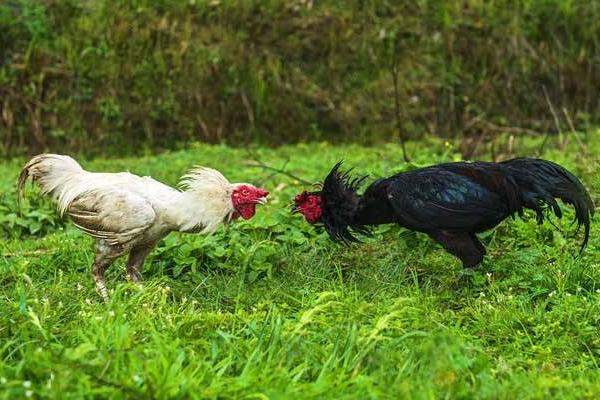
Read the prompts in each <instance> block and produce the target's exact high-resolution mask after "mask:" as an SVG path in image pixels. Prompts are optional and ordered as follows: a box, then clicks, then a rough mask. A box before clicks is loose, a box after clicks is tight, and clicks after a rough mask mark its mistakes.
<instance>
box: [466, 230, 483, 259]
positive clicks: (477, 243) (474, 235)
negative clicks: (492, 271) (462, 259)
mask: <svg viewBox="0 0 600 400" xmlns="http://www.w3.org/2000/svg"><path fill="white" fill-rule="evenodd" d="M469 236H471V239H473V243H475V246H477V248H478V249H479V251H480V252H481V254H482V255H484V256H485V255H486V254H487V251H486V250H485V246H484V245H483V243H481V241H480V240H479V238H478V237H477V235H476V234H474V233H470V234H469Z"/></svg>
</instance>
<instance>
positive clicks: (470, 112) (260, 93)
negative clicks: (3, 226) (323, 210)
mask: <svg viewBox="0 0 600 400" xmlns="http://www.w3.org/2000/svg"><path fill="white" fill-rule="evenodd" d="M599 42H600V2H597V1H591V2H586V1H574V0H571V1H553V0H527V1H509V0H498V1H481V0H462V1H439V0H410V1H409V0H394V1H385V0H382V1H372V0H363V1H343V0H322V1H318V2H313V1H310V0H268V1H265V0H244V1H233V0H222V1H219V0H210V1H206V0H186V1H180V0H178V1H166V0H161V1H156V0H100V1H80V0H44V1H36V0H7V1H4V2H2V4H0V154H4V155H14V154H23V153H25V152H30V153H35V152H40V151H42V150H46V149H50V150H54V151H56V150H57V149H65V150H68V151H76V152H83V153H87V154H127V153H131V152H138V153H139V152H143V151H144V150H156V149H165V148H176V147H178V146H179V145H180V144H182V143H187V142H189V141H190V140H194V141H203V142H210V143H223V142H227V143H229V144H234V145H243V144H247V143H250V142H253V143H256V142H258V143H262V144H269V145H278V144H282V143H289V142H296V141H304V140H324V139H327V140H330V141H354V142H359V143H363V144H369V143H373V142H377V141H381V140H390V139H394V138H396V135H398V131H397V130H396V129H395V119H394V118H395V117H394V116H395V106H394V99H395V95H394V90H393V84H392V73H391V64H392V62H393V61H394V59H396V60H397V62H398V77H399V83H400V84H399V93H398V97H399V100H400V107H399V114H400V119H401V123H400V125H401V126H400V131H401V132H403V133H404V134H405V135H407V136H409V137H413V138H417V137H420V136H422V135H423V134H425V133H428V134H433V135H441V136H457V135H467V136H469V137H480V136H481V135H482V134H485V135H487V134H489V133H492V134H496V133H498V132H500V131H503V130H506V129H505V128H506V127H510V128H508V130H509V131H511V132H525V133H527V132H529V133H531V132H532V131H536V132H547V131H552V132H555V131H556V130H557V128H558V129H572V128H571V125H574V126H575V127H576V128H577V129H582V130H586V129H589V125H593V124H597V123H598V122H599V121H598V116H599V115H600V102H599V101H598V98H599V96H598V93H600V52H599V48H600V46H599ZM553 113H554V114H555V116H553ZM526 128H527V129H526Z"/></svg>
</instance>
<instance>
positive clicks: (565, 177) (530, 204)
mask: <svg viewBox="0 0 600 400" xmlns="http://www.w3.org/2000/svg"><path fill="white" fill-rule="evenodd" d="M340 165H341V162H340V163H338V164H336V165H335V166H334V167H333V169H332V170H331V172H330V173H329V175H328V176H327V178H326V179H325V181H324V182H323V185H322V189H321V191H318V192H303V193H301V194H299V195H298V196H296V198H295V206H294V211H297V212H300V213H302V214H303V215H304V217H305V218H306V220H307V221H308V222H309V223H311V224H317V223H322V224H323V225H324V227H325V229H326V230H327V232H328V233H329V236H330V237H331V238H332V239H333V240H336V241H341V242H343V243H346V244H347V243H349V242H351V241H356V240H357V239H356V237H355V235H354V234H355V233H360V234H367V235H368V234H369V226H370V225H379V224H389V223H397V224H400V225H402V226H404V227H406V228H408V229H412V230H415V231H419V232H424V233H427V234H428V235H429V236H430V237H431V238H432V239H434V240H436V241H437V242H439V243H440V244H441V245H442V246H443V247H444V249H446V251H448V252H449V253H450V254H453V255H454V256H456V257H458V258H459V259H460V260H461V261H462V263H463V266H464V267H474V266H476V265H478V264H479V263H480V262H481V261H482V260H483V256H484V255H485V247H484V246H483V244H482V243H481V242H480V241H479V239H478V238H477V236H476V235H475V234H476V233H478V232H483V231H485V230H488V229H491V228H493V227H494V226H496V225H498V224H499V223H500V222H501V221H503V220H504V219H505V218H507V217H508V216H511V215H514V214H519V215H522V214H523V209H524V208H529V209H532V210H534V211H535V213H536V216H537V221H538V223H540V224H541V223H542V221H543V220H544V210H545V209H546V208H551V209H552V211H554V214H555V215H556V216H557V217H559V218H560V217H561V216H562V212H561V209H560V207H559V205H558V203H557V202H556V200H555V199H561V200H562V201H563V202H565V203H568V204H572V205H573V206H574V207H575V219H576V220H577V227H578V228H579V227H580V226H581V225H584V228H585V237H584V239H583V244H582V246H581V251H583V249H584V247H585V245H586V244H587V242H588V239H589V234H590V217H591V216H592V215H593V214H594V207H593V204H592V200H591V198H590V195H589V194H588V192H587V191H586V189H585V188H584V187H583V185H582V184H581V182H580V181H579V179H577V178H576V177H575V176H574V175H573V174H571V173H570V172H569V171H567V170H566V169H564V168H563V167H561V166H560V165H558V164H555V163H553V162H550V161H546V160H539V159H531V158H516V159H513V160H508V161H504V162H500V163H493V162H457V163H448V164H440V165H434V166H431V167H427V168H421V169H417V170H414V171H410V172H404V173H400V174H397V175H394V176H391V177H389V178H384V179H379V180H377V181H375V182H373V183H372V184H371V185H370V186H369V187H367V189H366V190H365V192H364V193H363V195H362V196H359V195H358V194H357V189H358V188H359V187H360V185H361V183H362V182H363V181H364V179H365V177H361V178H351V176H350V174H349V172H350V171H348V172H342V171H340Z"/></svg>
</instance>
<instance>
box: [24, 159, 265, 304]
mask: <svg viewBox="0 0 600 400" xmlns="http://www.w3.org/2000/svg"><path fill="white" fill-rule="evenodd" d="M29 177H31V178H32V180H33V181H34V182H37V184H38V185H39V186H40V188H41V191H42V194H44V195H46V194H49V195H50V196H51V197H52V199H53V200H54V201H55V202H56V203H57V206H58V211H59V213H60V214H61V215H64V214H65V213H66V214H67V215H69V217H71V220H72V221H73V223H74V224H75V226H77V227H78V228H79V229H81V230H82V231H84V232H85V233H87V234H89V235H91V236H92V237H94V238H95V239H96V246H95V247H96V257H95V260H94V264H93V266H92V276H93V278H94V281H95V282H96V286H97V288H98V291H99V292H100V295H101V296H102V298H103V299H104V300H105V301H108V291H107V290H106V286H105V284H104V272H105V271H106V269H107V268H108V267H109V266H110V264H111V263H112V262H113V261H114V260H115V259H116V258H117V257H120V256H121V255H124V254H127V253H128V254H129V259H128V261H127V273H128V274H129V277H130V278H131V280H132V281H133V282H139V281H140V272H141V270H142V266H143V264H144V260H145V259H146V256H147V255H148V254H149V253H150V251H151V250H152V249H153V248H154V246H155V245H156V243H157V242H158V241H159V240H160V239H162V238H163V237H164V236H166V235H167V234H168V233H169V232H171V231H180V232H191V233H212V232H214V231H215V230H216V229H217V228H218V226H219V225H220V224H221V223H227V222H229V221H231V220H233V219H236V218H238V217H242V218H244V219H250V218H252V217H253V216H254V213H255V207H256V204H264V203H265V202H266V197H267V195H268V194H269V193H268V192H267V191H265V190H263V189H260V188H257V187H255V186H253V185H250V184H247V183H229V181H228V180H227V179H226V178H225V177H224V176H223V175H222V174H221V173H220V172H218V171H216V170H214V169H210V168H202V167H197V168H194V169H192V170H190V171H189V172H188V173H187V174H186V175H184V176H183V177H182V178H181V181H180V187H181V189H182V191H180V190H177V189H174V188H172V187H169V186H167V185H164V184H162V183H160V182H158V181H156V180H154V179H152V178H150V177H148V176H145V177H140V176H137V175H133V174H130V173H128V172H121V173H97V172H88V171H85V170H84V169H83V168H82V167H81V166H80V165H79V164H78V163H77V162H76V161H75V160H74V159H72V158H71V157H69V156H64V155H57V154H40V155H38V156H35V157H33V158H32V159H31V160H30V161H29V162H28V163H27V164H26V165H25V167H23V170H22V171H21V175H20V176H19V182H18V191H19V199H20V198H21V197H22V193H23V189H24V186H25V183H26V181H27V179H28V178H29Z"/></svg>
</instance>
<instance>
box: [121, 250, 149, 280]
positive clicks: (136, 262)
mask: <svg viewBox="0 0 600 400" xmlns="http://www.w3.org/2000/svg"><path fill="white" fill-rule="evenodd" d="M152 247H153V246H151V245H150V246H143V247H136V248H133V249H132V250H131V252H130V253H129V259H128V260H127V273H128V274H129V279H131V281H132V282H134V283H140V281H141V278H142V276H141V272H142V268H143V266H144V261H145V260H146V257H147V256H148V254H150V251H151V250H152Z"/></svg>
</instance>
